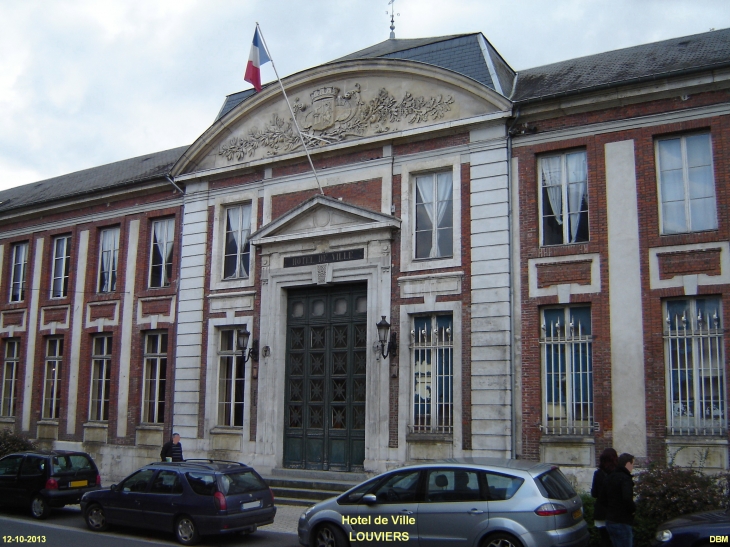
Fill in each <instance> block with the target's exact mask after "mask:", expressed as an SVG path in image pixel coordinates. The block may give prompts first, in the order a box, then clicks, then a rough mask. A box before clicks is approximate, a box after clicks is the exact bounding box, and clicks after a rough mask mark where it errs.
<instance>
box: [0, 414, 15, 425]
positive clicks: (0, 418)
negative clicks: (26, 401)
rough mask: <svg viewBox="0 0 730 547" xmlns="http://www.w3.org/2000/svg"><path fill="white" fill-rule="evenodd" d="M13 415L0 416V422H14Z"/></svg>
mask: <svg viewBox="0 0 730 547" xmlns="http://www.w3.org/2000/svg"><path fill="white" fill-rule="evenodd" d="M14 423H15V416H0V424H14Z"/></svg>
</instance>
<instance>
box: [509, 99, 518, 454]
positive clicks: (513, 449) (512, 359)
mask: <svg viewBox="0 0 730 547" xmlns="http://www.w3.org/2000/svg"><path fill="white" fill-rule="evenodd" d="M519 117H520V108H519V107H517V111H516V112H515V119H514V121H513V122H512V124H511V125H510V126H509V127H508V128H507V230H508V233H509V237H508V241H509V242H510V249H509V260H508V264H509V268H508V269H509V286H510V290H509V335H510V354H509V365H510V366H509V377H510V406H511V407H512V408H511V410H512V412H511V414H512V420H511V435H510V457H511V458H516V457H517V420H516V418H515V416H516V413H515V402H516V401H515V400H516V398H517V395H516V391H517V390H516V386H515V298H514V290H515V284H514V282H513V271H514V264H513V261H512V254H513V252H514V251H513V249H514V241H513V239H512V238H513V230H512V217H513V215H512V204H513V202H512V187H513V181H512V130H513V129H514V127H515V125H517V120H518V119H519ZM519 236H520V234H519V230H518V232H517V237H519Z"/></svg>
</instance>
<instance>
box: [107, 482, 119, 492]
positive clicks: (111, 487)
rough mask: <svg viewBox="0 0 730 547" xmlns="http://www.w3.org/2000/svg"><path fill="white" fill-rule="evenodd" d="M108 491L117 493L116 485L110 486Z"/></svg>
mask: <svg viewBox="0 0 730 547" xmlns="http://www.w3.org/2000/svg"><path fill="white" fill-rule="evenodd" d="M109 490H111V491H112V492H116V491H117V485H116V484H112V485H111V486H110V487H109Z"/></svg>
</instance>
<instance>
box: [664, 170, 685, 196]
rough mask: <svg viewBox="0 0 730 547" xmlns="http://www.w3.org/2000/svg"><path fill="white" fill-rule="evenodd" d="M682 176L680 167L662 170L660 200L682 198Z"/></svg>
mask: <svg viewBox="0 0 730 547" xmlns="http://www.w3.org/2000/svg"><path fill="white" fill-rule="evenodd" d="M683 177H684V175H683V174H682V170H681V169H676V170H674V171H662V177H661V179H662V202H664V203H667V202H669V201H683V200H684V178H683Z"/></svg>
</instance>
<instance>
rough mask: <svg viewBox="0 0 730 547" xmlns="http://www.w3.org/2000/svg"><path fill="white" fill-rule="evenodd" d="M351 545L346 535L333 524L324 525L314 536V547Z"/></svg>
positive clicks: (344, 546) (343, 546)
mask: <svg viewBox="0 0 730 547" xmlns="http://www.w3.org/2000/svg"><path fill="white" fill-rule="evenodd" d="M347 545H349V543H348V541H347V538H346V537H345V533H344V532H343V531H342V530H340V529H339V528H338V527H337V526H334V525H333V524H324V525H322V526H320V528H319V529H318V530H317V535H315V536H314V547H346V546H347Z"/></svg>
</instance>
